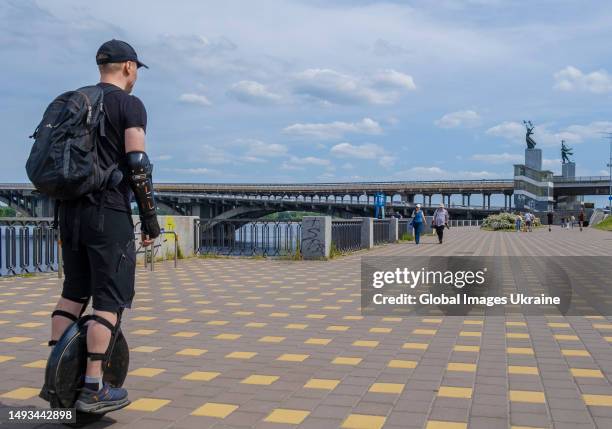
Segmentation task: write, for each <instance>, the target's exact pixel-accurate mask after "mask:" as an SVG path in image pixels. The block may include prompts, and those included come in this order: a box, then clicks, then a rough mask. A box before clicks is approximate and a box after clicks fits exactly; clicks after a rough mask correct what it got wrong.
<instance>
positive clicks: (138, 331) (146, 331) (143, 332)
mask: <svg viewBox="0 0 612 429" xmlns="http://www.w3.org/2000/svg"><path fill="white" fill-rule="evenodd" d="M156 332H157V329H136V330H135V331H132V332H130V333H131V334H134V335H151V334H154V333H156Z"/></svg>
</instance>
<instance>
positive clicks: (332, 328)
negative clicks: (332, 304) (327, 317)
mask: <svg viewBox="0 0 612 429" xmlns="http://www.w3.org/2000/svg"><path fill="white" fill-rule="evenodd" d="M349 328H350V327H349V326H341V325H332V326H328V327H327V329H326V330H327V331H336V332H346V331H348V330H349Z"/></svg>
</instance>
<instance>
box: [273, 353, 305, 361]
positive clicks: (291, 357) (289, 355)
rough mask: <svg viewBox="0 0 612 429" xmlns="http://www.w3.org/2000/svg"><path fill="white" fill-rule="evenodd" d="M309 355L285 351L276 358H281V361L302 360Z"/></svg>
mask: <svg viewBox="0 0 612 429" xmlns="http://www.w3.org/2000/svg"><path fill="white" fill-rule="evenodd" d="M309 357H310V355H300V354H292V353H285V354H283V355H280V356H279V357H277V358H276V360H281V361H285V362H304V361H305V360H306V359H308V358H309Z"/></svg>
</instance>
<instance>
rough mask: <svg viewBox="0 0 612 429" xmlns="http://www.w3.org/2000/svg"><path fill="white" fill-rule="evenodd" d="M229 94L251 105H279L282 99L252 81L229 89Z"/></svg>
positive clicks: (237, 84) (245, 81)
mask: <svg viewBox="0 0 612 429" xmlns="http://www.w3.org/2000/svg"><path fill="white" fill-rule="evenodd" d="M228 94H229V95H230V96H231V97H233V98H235V99H236V100H238V101H241V102H243V103H249V104H257V105H260V104H274V103H279V102H280V101H281V99H282V97H281V96H280V95H278V94H275V93H273V92H270V91H268V89H267V88H266V87H265V86H264V85H263V84H261V83H259V82H255V81H252V80H241V81H240V82H237V83H235V84H234V85H232V87H231V88H230V89H229V91H228Z"/></svg>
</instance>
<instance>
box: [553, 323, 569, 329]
mask: <svg viewBox="0 0 612 429" xmlns="http://www.w3.org/2000/svg"><path fill="white" fill-rule="evenodd" d="M548 326H550V327H551V328H569V327H570V324H569V323H559V322H551V323H549V324H548Z"/></svg>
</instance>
